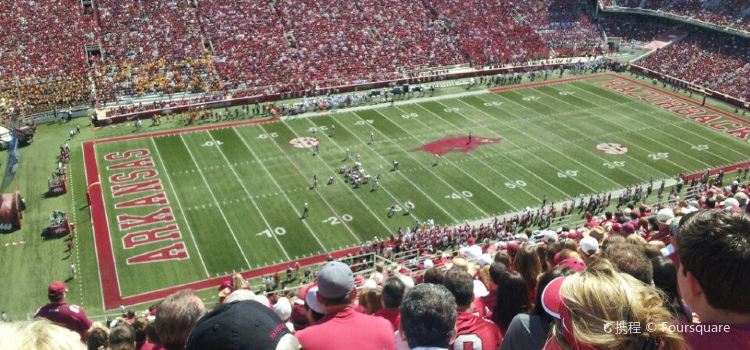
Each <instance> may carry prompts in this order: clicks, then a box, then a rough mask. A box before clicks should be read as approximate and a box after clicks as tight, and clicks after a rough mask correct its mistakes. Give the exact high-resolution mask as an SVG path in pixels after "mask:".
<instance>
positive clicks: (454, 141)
mask: <svg viewBox="0 0 750 350" xmlns="http://www.w3.org/2000/svg"><path fill="white" fill-rule="evenodd" d="M500 140H501V139H500V138H487V137H480V136H474V137H471V138H469V136H468V135H466V136H452V137H448V138H444V139H441V140H437V141H434V142H431V143H428V144H426V145H424V146H422V147H420V148H418V149H416V150H417V151H425V152H428V153H432V154H437V155H439V156H442V155H445V154H448V153H450V152H463V153H468V152H471V151H473V150H474V149H476V148H477V147H479V146H481V145H489V144H494V143H500Z"/></svg>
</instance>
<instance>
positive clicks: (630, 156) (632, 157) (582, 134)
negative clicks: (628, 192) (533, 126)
mask: <svg viewBox="0 0 750 350" xmlns="http://www.w3.org/2000/svg"><path fill="white" fill-rule="evenodd" d="M517 93H518V92H517ZM534 93H535V94H542V95H544V96H548V95H546V94H543V93H542V92H541V91H538V90H534ZM518 94H520V93H518ZM543 101H544V99H542V98H540V99H539V100H536V101H533V102H536V103H538V104H540V105H544V106H546V107H549V108H555V107H554V106H550V105H549V104H546V103H543ZM516 104H518V105H520V104H519V103H517V102H516ZM524 108H526V107H525V106H524ZM536 113H539V112H536ZM553 122H554V123H556V124H558V125H561V126H563V127H565V128H566V129H568V130H571V131H573V132H575V133H576V134H578V135H581V137H586V134H584V133H582V132H580V131H578V130H576V129H575V128H573V127H570V126H568V125H567V123H564V122H560V121H558V120H554V121H553ZM630 145H632V146H634V147H637V148H640V149H642V150H644V151H645V152H646V153H650V151H649V150H647V149H645V148H643V147H640V146H638V145H636V144H632V143H631V144H630ZM579 147H580V146H579ZM625 157H628V158H630V159H632V160H633V161H635V162H637V163H640V164H642V165H644V166H646V169H653V170H654V171H656V172H659V173H661V174H662V177H671V176H672V174H668V173H666V172H664V171H662V170H659V169H658V168H656V167H654V166H652V165H650V164H648V163H646V162H644V161H642V160H640V159H638V158H636V157H635V156H633V155H631V154H629V153H626V154H625ZM668 162H669V161H668ZM670 163H672V162H670ZM672 165H674V166H676V167H678V168H681V167H680V166H679V165H677V164H674V163H672ZM623 169H624V168H623ZM634 175H635V174H634Z"/></svg>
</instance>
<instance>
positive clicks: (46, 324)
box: [0, 319, 86, 350]
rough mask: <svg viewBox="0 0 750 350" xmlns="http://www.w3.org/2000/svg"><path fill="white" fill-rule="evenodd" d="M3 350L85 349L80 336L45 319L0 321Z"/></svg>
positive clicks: (0, 339)
mask: <svg viewBox="0 0 750 350" xmlns="http://www.w3.org/2000/svg"><path fill="white" fill-rule="evenodd" d="M0 349H3V350H26V349H34V350H86V346H84V345H83V343H81V336H80V335H79V334H78V333H76V332H73V331H71V330H69V329H67V328H64V327H60V326H58V325H56V324H54V323H52V322H50V321H48V320H46V319H36V320H34V321H22V322H12V323H5V322H4V323H0Z"/></svg>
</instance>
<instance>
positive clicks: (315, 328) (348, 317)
mask: <svg viewBox="0 0 750 350" xmlns="http://www.w3.org/2000/svg"><path fill="white" fill-rule="evenodd" d="M356 295H357V293H356V289H355V287H354V276H353V275H352V270H351V269H350V268H349V266H347V265H346V264H344V263H341V262H338V261H331V262H328V263H326V264H325V265H323V267H322V268H321V269H320V273H319V274H318V291H317V296H316V297H317V299H318V301H320V303H321V304H322V305H323V307H324V309H325V310H324V311H325V316H324V317H323V318H322V319H320V320H319V321H318V322H317V323H316V324H315V325H312V326H310V327H307V328H305V329H303V330H301V331H299V332H297V333H295V336H297V339H299V342H300V344H302V348H303V349H305V350H324V349H325V350H349V349H357V350H369V349H372V350H395V349H396V339H395V338H394V335H393V328H392V326H391V323H390V322H388V321H387V320H385V319H383V318H381V317H375V316H370V315H365V314H362V313H359V312H356V311H354V309H353V307H352V304H353V303H354V299H355V298H356Z"/></svg>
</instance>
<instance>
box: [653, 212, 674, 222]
mask: <svg viewBox="0 0 750 350" xmlns="http://www.w3.org/2000/svg"><path fill="white" fill-rule="evenodd" d="M672 219H674V212H673V211H672V209H670V208H664V209H662V210H659V212H658V213H656V221H657V222H659V223H661V224H665V225H668V224H669V220H672Z"/></svg>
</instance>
